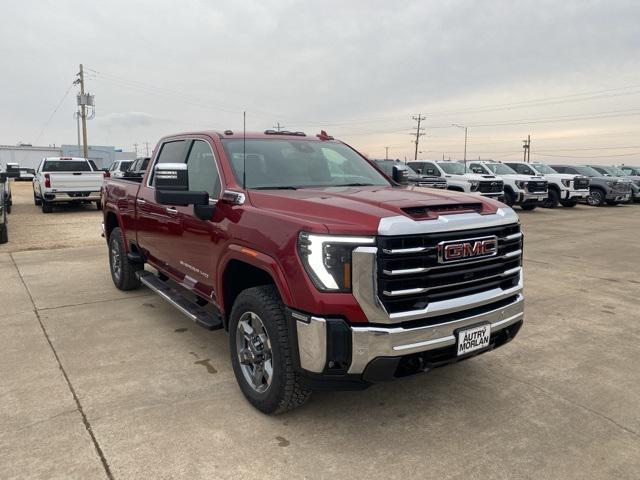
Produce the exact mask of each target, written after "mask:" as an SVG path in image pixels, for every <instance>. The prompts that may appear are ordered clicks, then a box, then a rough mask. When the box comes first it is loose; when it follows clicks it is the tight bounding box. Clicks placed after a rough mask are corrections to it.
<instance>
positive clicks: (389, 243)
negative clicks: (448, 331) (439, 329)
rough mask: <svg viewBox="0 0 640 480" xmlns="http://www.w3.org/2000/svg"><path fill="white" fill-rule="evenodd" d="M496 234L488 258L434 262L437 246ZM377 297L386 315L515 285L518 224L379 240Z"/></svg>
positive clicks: (519, 248)
mask: <svg viewBox="0 0 640 480" xmlns="http://www.w3.org/2000/svg"><path fill="white" fill-rule="evenodd" d="M491 235H496V236H497V237H498V252H497V254H496V255H495V256H493V257H485V258H477V259H469V260H465V261H462V262H459V263H452V264H446V263H445V264H442V263H438V252H437V244H438V243H439V242H443V241H450V240H465V239H470V238H476V237H485V236H491ZM377 242H378V254H377V255H378V257H377V263H378V297H379V299H380V301H381V302H382V303H383V305H384V306H385V308H386V309H387V311H388V312H389V313H398V312H404V311H410V310H419V309H424V308H426V306H427V305H428V304H429V303H430V302H435V301H441V300H447V299H451V298H456V297H461V296H466V295H472V294H474V293H479V292H483V291H486V290H491V289H494V288H502V289H503V290H506V289H509V288H512V287H514V286H515V285H517V283H518V281H519V278H520V274H521V265H522V234H521V232H520V226H519V225H518V224H511V225H505V226H500V227H491V228H483V229H475V230H463V231H458V232H447V233H437V234H426V235H408V236H388V237H385V236H380V237H378V239H377Z"/></svg>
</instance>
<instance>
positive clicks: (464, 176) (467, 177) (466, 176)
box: [445, 173, 498, 181]
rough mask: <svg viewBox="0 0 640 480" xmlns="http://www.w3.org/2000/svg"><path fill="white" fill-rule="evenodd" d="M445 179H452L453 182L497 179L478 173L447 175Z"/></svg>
mask: <svg viewBox="0 0 640 480" xmlns="http://www.w3.org/2000/svg"><path fill="white" fill-rule="evenodd" d="M445 178H452V179H454V180H478V181H480V180H496V179H497V178H498V177H496V176H495V175H480V174H478V173H464V174H461V175H459V174H454V173H447V174H446V175H445Z"/></svg>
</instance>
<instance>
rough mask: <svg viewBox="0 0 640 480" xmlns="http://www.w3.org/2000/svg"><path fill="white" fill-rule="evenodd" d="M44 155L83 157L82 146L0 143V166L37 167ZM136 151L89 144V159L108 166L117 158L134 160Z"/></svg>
mask: <svg viewBox="0 0 640 480" xmlns="http://www.w3.org/2000/svg"><path fill="white" fill-rule="evenodd" d="M44 157H82V147H81V148H80V149H78V146H77V145H61V146H59V147H34V146H32V145H0V166H2V168H3V169H4V168H5V167H6V165H7V163H17V164H18V165H20V166H21V167H23V168H36V167H37V166H38V164H39V163H40V161H41V160H42V159H43V158H44ZM135 158H136V154H135V153H134V152H123V151H121V150H116V148H115V147H113V146H106V145H89V159H91V160H93V161H94V162H95V163H96V165H97V166H98V168H107V167H108V166H109V165H111V162H113V161H115V160H134V159H135Z"/></svg>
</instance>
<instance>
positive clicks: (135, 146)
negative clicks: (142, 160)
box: [133, 143, 138, 158]
mask: <svg viewBox="0 0 640 480" xmlns="http://www.w3.org/2000/svg"><path fill="white" fill-rule="evenodd" d="M133 148H134V149H135V152H136V158H137V157H138V144H137V143H134V144H133Z"/></svg>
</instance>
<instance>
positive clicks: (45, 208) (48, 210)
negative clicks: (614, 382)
mask: <svg viewBox="0 0 640 480" xmlns="http://www.w3.org/2000/svg"><path fill="white" fill-rule="evenodd" d="M41 205H42V213H51V212H53V205H51V203H49V202H47V201H45V200H42V204H41Z"/></svg>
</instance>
